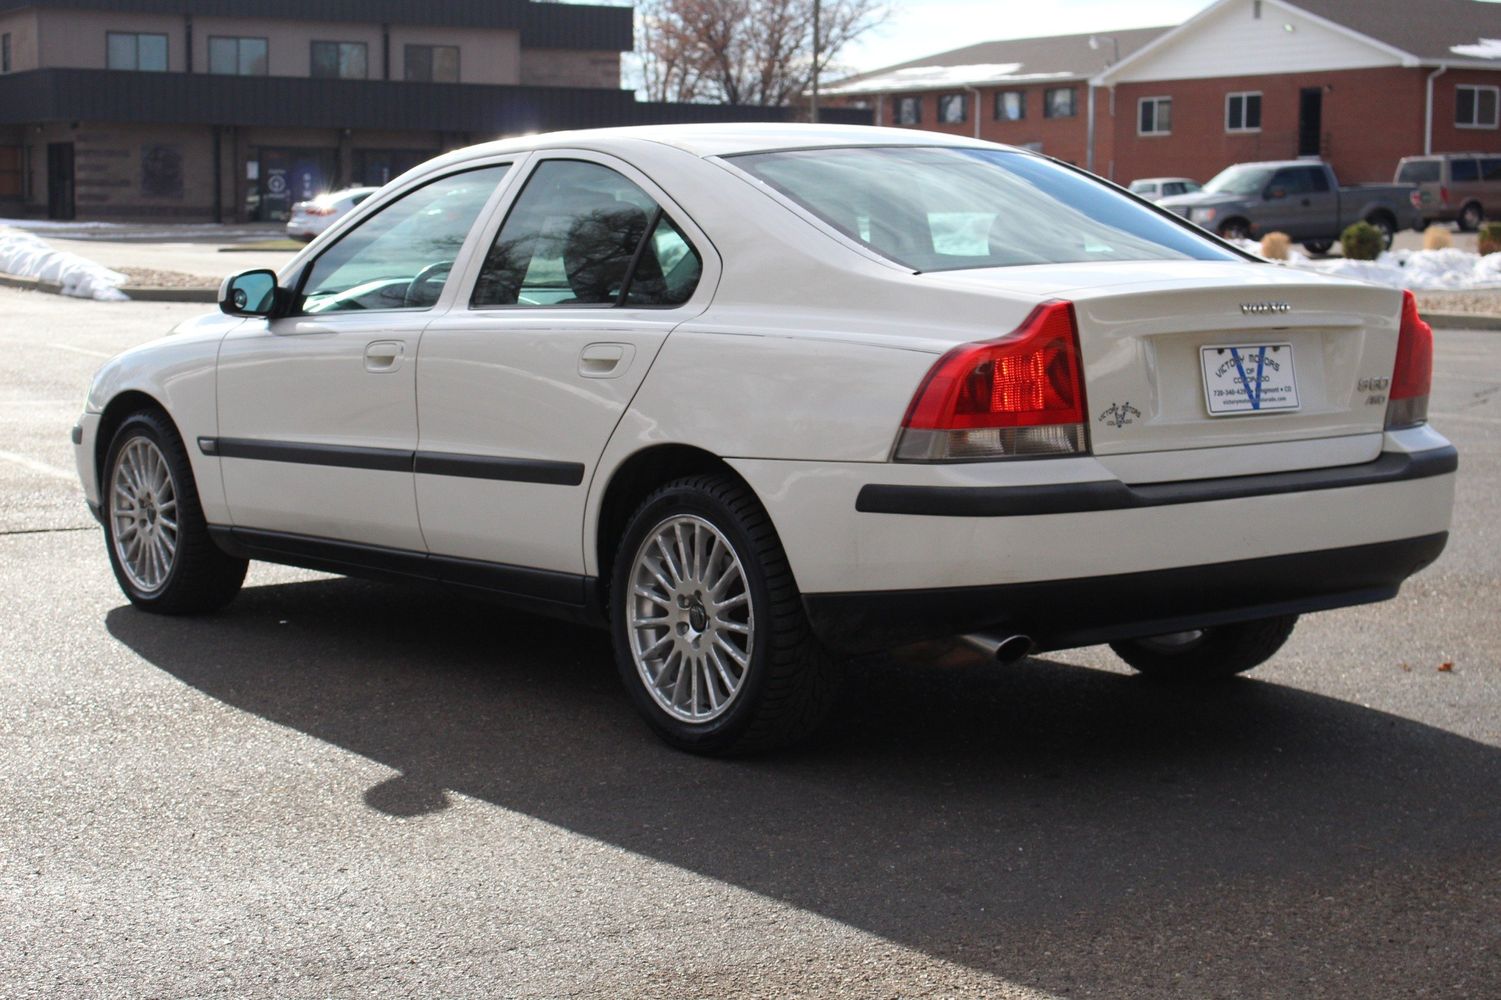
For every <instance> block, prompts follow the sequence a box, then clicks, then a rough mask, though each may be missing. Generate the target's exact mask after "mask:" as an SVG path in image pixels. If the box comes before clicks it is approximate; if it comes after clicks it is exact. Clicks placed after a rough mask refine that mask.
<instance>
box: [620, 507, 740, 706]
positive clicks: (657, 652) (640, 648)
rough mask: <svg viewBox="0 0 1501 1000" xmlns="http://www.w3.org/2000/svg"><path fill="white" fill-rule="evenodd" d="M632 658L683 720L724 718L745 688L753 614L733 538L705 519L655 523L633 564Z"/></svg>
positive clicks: (649, 686)
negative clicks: (732, 544) (726, 535)
mask: <svg viewBox="0 0 1501 1000" xmlns="http://www.w3.org/2000/svg"><path fill="white" fill-rule="evenodd" d="M633 567H634V572H633V573H632V576H631V598H632V600H631V610H630V636H631V657H632V658H633V659H634V660H635V663H636V671H637V673H638V674H639V675H640V678H641V682H642V683H643V684H645V685H646V690H647V691H648V692H649V693H650V694H651V696H652V698H653V699H654V700H655V701H656V703H657V704H658V705H659V706H660V707H661V708H662V710H663V711H665V712H667V713H668V714H670V715H672V716H674V717H675V718H678V719H682V720H683V721H684V722H708V721H709V720H710V719H713V718H716V717H718V716H720V715H723V714H724V713H725V712H726V711H728V710H729V707H730V705H731V704H733V703H734V701H735V696H736V695H737V694H739V693H740V690H741V688H743V687H744V686H745V674H746V671H747V670H748V669H749V668H750V661H751V654H752V653H753V652H754V651H755V637H756V631H755V630H756V613H755V605H754V604H753V603H752V601H751V594H750V588H749V586H748V585H747V584H746V582H745V570H744V568H743V567H741V565H740V560H739V559H738V558H737V557H736V555H735V551H734V549H732V548H731V547H730V543H729V542H728V540H726V539H725V537H724V535H723V534H721V533H720V531H719V529H718V528H716V527H714V525H712V524H710V523H709V522H708V521H706V520H704V519H703V518H702V517H698V516H697V515H694V514H675V515H673V516H672V517H669V518H667V519H666V520H664V521H662V522H661V523H659V524H657V525H656V526H655V527H653V528H652V529H651V530H650V531H649V532H648V533H647V536H646V538H645V539H643V540H642V542H641V546H640V548H639V549H638V550H637V552H636V558H635V560H634V562H633Z"/></svg>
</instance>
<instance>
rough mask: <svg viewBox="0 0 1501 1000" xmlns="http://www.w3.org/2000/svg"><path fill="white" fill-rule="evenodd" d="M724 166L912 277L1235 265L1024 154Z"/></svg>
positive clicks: (1211, 247) (877, 155) (786, 158)
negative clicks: (1181, 263) (1175, 263)
mask: <svg viewBox="0 0 1501 1000" xmlns="http://www.w3.org/2000/svg"><path fill="white" fill-rule="evenodd" d="M730 159H731V162H733V163H734V164H736V165H737V166H739V167H741V168H743V169H744V170H746V171H747V172H749V173H750V174H751V175H752V176H754V177H756V178H757V179H759V180H761V181H762V182H764V183H765V184H767V185H769V186H770V187H772V188H774V189H775V190H777V191H779V192H781V193H782V194H784V195H786V196H787V197H788V198H791V199H792V200H793V201H795V202H797V203H799V204H800V205H802V206H803V207H805V208H806V209H808V211H810V212H812V213H813V214H815V215H817V216H818V217H820V218H821V219H823V221H824V222H826V223H827V224H828V225H830V226H832V227H833V228H835V229H837V230H839V231H841V232H842V233H844V234H845V235H846V236H848V237H850V238H852V239H854V240H858V241H860V242H861V243H863V244H865V245H866V246H868V247H870V248H871V249H872V250H874V251H875V252H877V253H879V254H881V255H882V256H885V257H887V258H889V259H891V260H894V261H896V262H897V263H899V264H903V265H905V266H907V267H910V268H912V269H913V270H916V271H946V270H955V269H960V268H981V267H1006V266H1012V265H1022V264H1052V263H1074V262H1080V261H1119V260H1188V259H1195V260H1238V259H1240V258H1239V257H1237V256H1236V255H1235V254H1233V253H1231V252H1230V251H1228V250H1225V249H1223V248H1221V247H1219V246H1217V245H1215V244H1213V243H1211V242H1210V241H1209V240H1208V239H1207V238H1205V237H1202V236H1199V235H1196V234H1195V233H1194V231H1192V230H1191V229H1189V227H1188V226H1187V224H1186V223H1179V222H1175V221H1173V220H1171V219H1169V218H1165V217H1163V216H1162V215H1160V214H1159V213H1157V212H1155V211H1153V210H1152V209H1151V208H1148V207H1146V206H1143V205H1142V204H1141V203H1140V202H1138V201H1136V200H1135V199H1133V198H1130V197H1127V196H1126V195H1124V194H1122V193H1120V192H1118V191H1116V190H1115V189H1114V188H1111V187H1108V186H1106V185H1105V184H1103V183H1101V182H1099V181H1096V180H1093V179H1091V178H1089V177H1087V176H1085V175H1084V174H1082V173H1081V172H1079V171H1074V170H1070V169H1068V168H1067V167H1062V166H1059V165H1058V164H1055V163H1053V162H1051V161H1049V160H1046V159H1044V158H1042V157H1040V156H1032V155H1030V154H1027V153H1019V152H1008V151H1003V150H990V149H955V148H949V147H921V146H915V147H908V146H891V147H879V146H876V147H869V146H867V147H836V148H828V149H808V150H785V151H780V152H773V153H748V154H744V155H740V156H735V157H732V158H730Z"/></svg>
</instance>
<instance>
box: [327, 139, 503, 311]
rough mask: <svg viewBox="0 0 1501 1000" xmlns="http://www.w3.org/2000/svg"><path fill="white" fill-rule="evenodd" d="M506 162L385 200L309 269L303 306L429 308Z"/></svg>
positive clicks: (330, 307)
mask: <svg viewBox="0 0 1501 1000" xmlns="http://www.w3.org/2000/svg"><path fill="white" fill-rule="evenodd" d="M508 169H509V167H508V166H506V165H504V164H501V165H497V166H493V167H481V168H480V169H478V170H466V171H464V172H463V173H459V174H450V175H448V176H447V177H443V178H440V179H439V180H436V181H433V182H431V183H429V184H425V185H423V186H422V187H420V188H418V189H417V190H415V191H412V192H410V193H408V194H406V195H404V196H402V198H401V199H399V200H398V201H395V202H392V203H391V204H389V205H386V206H385V207H383V208H382V209H380V211H378V212H376V213H375V214H374V215H372V216H370V217H369V218H368V219H365V220H364V221H363V222H361V223H360V224H359V226H358V227H357V228H355V229H354V230H352V231H350V232H348V233H345V234H344V236H343V237H342V238H340V240H339V241H338V242H337V243H335V244H334V245H333V246H331V247H329V248H328V249H327V250H325V251H324V252H323V253H322V254H321V255H320V256H319V257H318V259H317V260H315V261H314V262H313V265H312V267H310V268H309V269H308V271H307V275H306V277H305V278H304V279H303V282H302V288H301V297H302V311H303V312H305V313H309V314H322V313H334V312H352V311H356V310H362V309H430V308H431V307H432V306H433V305H434V303H436V302H437V301H438V296H439V295H440V294H442V291H443V286H444V284H446V283H447V281H448V272H449V270H450V269H451V268H452V267H453V262H454V259H455V258H456V257H458V255H459V250H460V248H461V247H463V245H464V240H465V239H466V238H467V237H468V236H469V231H470V230H471V229H473V228H474V221H475V219H477V218H478V217H479V213H480V211H481V210H482V209H483V208H484V207H485V203H486V202H487V201H488V200H489V199H490V195H492V194H494V193H495V187H496V185H498V184H499V183H500V179H501V178H502V177H503V176H505V172H506V171H507V170H508Z"/></svg>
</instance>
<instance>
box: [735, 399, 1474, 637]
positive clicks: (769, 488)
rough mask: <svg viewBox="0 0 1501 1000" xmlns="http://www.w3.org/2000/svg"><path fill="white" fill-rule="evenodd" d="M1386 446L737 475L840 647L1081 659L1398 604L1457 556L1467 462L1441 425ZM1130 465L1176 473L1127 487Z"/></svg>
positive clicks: (823, 631)
mask: <svg viewBox="0 0 1501 1000" xmlns="http://www.w3.org/2000/svg"><path fill="white" fill-rule="evenodd" d="M1379 440H1380V442H1381V446H1380V450H1379V452H1373V453H1372V457H1373V459H1374V460H1368V461H1361V462H1353V463H1347V464H1342V465H1336V466H1333V467H1324V468H1303V469H1298V468H1297V467H1296V465H1294V469H1295V471H1281V470H1280V469H1278V468H1275V467H1273V468H1269V469H1267V471H1262V472H1259V473H1254V474H1253V473H1246V474H1239V475H1224V476H1221V477H1203V476H1199V477H1195V478H1191V479H1184V480H1179V481H1162V478H1161V474H1162V472H1164V471H1168V472H1171V471H1173V469H1174V468H1181V469H1196V468H1203V467H1204V466H1203V465H1201V464H1199V465H1196V464H1195V463H1205V462H1211V461H1221V460H1220V459H1209V458H1205V457H1204V456H1203V455H1202V454H1200V455H1197V456H1196V455H1195V454H1194V453H1185V454H1184V455H1183V456H1182V457H1181V458H1178V459H1176V460H1174V461H1170V462H1161V461H1158V460H1157V459H1153V461H1152V462H1151V463H1150V464H1142V463H1140V462H1135V463H1124V462H1114V461H1113V460H1112V461H1106V460H1096V459H1090V458H1080V459H1055V460H1048V461H1038V462H1016V463H970V464H966V465H960V466H953V465H949V466H926V467H921V466H902V465H901V464H900V463H864V464H858V463H811V462H803V463H780V462H768V461H753V460H734V461H732V462H731V464H732V465H733V466H734V467H735V468H736V470H737V471H739V472H740V473H741V475H743V476H745V478H746V480H747V481H748V482H749V483H750V484H751V486H752V487H753V488H754V489H755V490H756V493H757V495H758V496H759V497H761V499H762V502H763V503H764V504H765V506H766V509H767V511H768V513H769V514H770V515H771V518H772V521H773V523H774V524H775V525H776V528H777V531H778V534H779V535H780V536H781V539H782V543H783V547H784V549H785V550H786V552H787V557H788V561H789V563H790V564H791V567H792V571H793V574H794V576H795V577H796V579H797V582H798V586H799V589H800V590H801V591H802V593H803V594H804V595H805V601H806V603H807V606H808V609H809V612H810V615H811V617H812V621H813V625H814V628H815V630H816V631H817V632H818V633H819V635H820V636H821V637H822V638H823V639H824V640H825V641H826V642H828V643H830V644H831V645H834V646H836V647H839V648H841V649H846V650H857V649H875V648H880V647H884V646H890V645H893V644H896V643H901V642H905V641H908V640H918V639H923V638H930V637H938V636H943V635H952V634H956V633H962V632H969V631H982V630H992V629H1015V630H1020V631H1023V632H1025V634H1028V635H1032V636H1033V637H1034V638H1035V639H1036V640H1037V641H1038V642H1039V644H1041V645H1044V646H1052V647H1063V646H1068V645H1079V644H1086V643H1091V642H1099V641H1104V640H1106V639H1110V638H1117V637H1121V636H1123V635H1126V634H1147V635H1150V634H1157V633H1160V632H1164V631H1179V630H1182V629H1184V628H1189V627H1198V626H1200V625H1203V624H1208V623H1211V621H1214V620H1218V621H1230V620H1245V619H1251V618H1257V617H1264V616H1267V615H1275V614H1283V613H1291V612H1303V611H1314V610H1322V609H1327V608H1333V607H1339V606H1342V605H1347V604H1359V603H1364V602H1368V601H1376V600H1383V599H1385V598H1389V597H1392V596H1393V595H1395V594H1396V592H1397V587H1398V586H1399V585H1400V584H1401V582H1402V581H1403V580H1404V579H1406V578H1407V577H1408V576H1410V575H1411V574H1413V573H1415V572H1417V571H1418V570H1419V569H1421V568H1422V567H1423V566H1425V565H1427V564H1428V562H1430V561H1431V560H1432V559H1433V558H1434V557H1435V556H1437V554H1438V552H1439V551H1440V550H1441V549H1442V548H1443V544H1444V539H1445V537H1446V536H1447V532H1448V530H1449V524H1450V520H1451V517H1452V512H1453V504H1454V482H1455V478H1456V473H1455V469H1456V466H1457V456H1456V454H1455V452H1454V449H1453V448H1452V447H1451V446H1450V445H1449V442H1448V441H1446V440H1445V439H1444V438H1443V437H1442V436H1441V435H1439V434H1437V433H1435V432H1433V431H1432V430H1431V429H1429V428H1426V427H1425V428H1416V429H1413V430H1411V431H1399V432H1389V433H1386V434H1385V435H1382V436H1381V437H1380V439H1379ZM1319 448H1325V450H1327V451H1328V452H1329V453H1330V454H1334V453H1335V450H1336V449H1335V447H1334V445H1333V444H1330V445H1328V446H1327V447H1326V446H1323V445H1320V446H1319ZM1319 448H1315V449H1314V451H1313V454H1316V453H1317V451H1318V450H1319ZM1293 454H1294V453H1293V452H1288V455H1293ZM1304 457H1305V459H1306V458H1307V457H1308V456H1307V455H1305V456H1304ZM1221 464H1222V467H1228V466H1227V463H1226V462H1223V461H1222V462H1221ZM1127 467H1129V468H1131V469H1133V470H1134V471H1135V472H1140V471H1141V470H1143V469H1146V470H1148V471H1149V472H1152V473H1154V474H1155V475H1157V477H1158V478H1156V479H1152V478H1146V479H1141V478H1140V477H1136V478H1132V479H1131V481H1128V480H1127V478H1118V477H1114V476H1110V470H1111V468H1127ZM1105 477H1109V478H1105ZM1195 623H1196V624H1195Z"/></svg>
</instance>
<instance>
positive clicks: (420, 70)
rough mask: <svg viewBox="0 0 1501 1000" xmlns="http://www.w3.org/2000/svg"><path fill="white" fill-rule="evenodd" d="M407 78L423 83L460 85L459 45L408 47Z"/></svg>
mask: <svg viewBox="0 0 1501 1000" xmlns="http://www.w3.org/2000/svg"><path fill="white" fill-rule="evenodd" d="M406 67H407V68H406V78H407V79H408V80H415V81H418V82H421V83H458V82H459V47H458V46H457V45H408V46H407V47H406Z"/></svg>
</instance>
